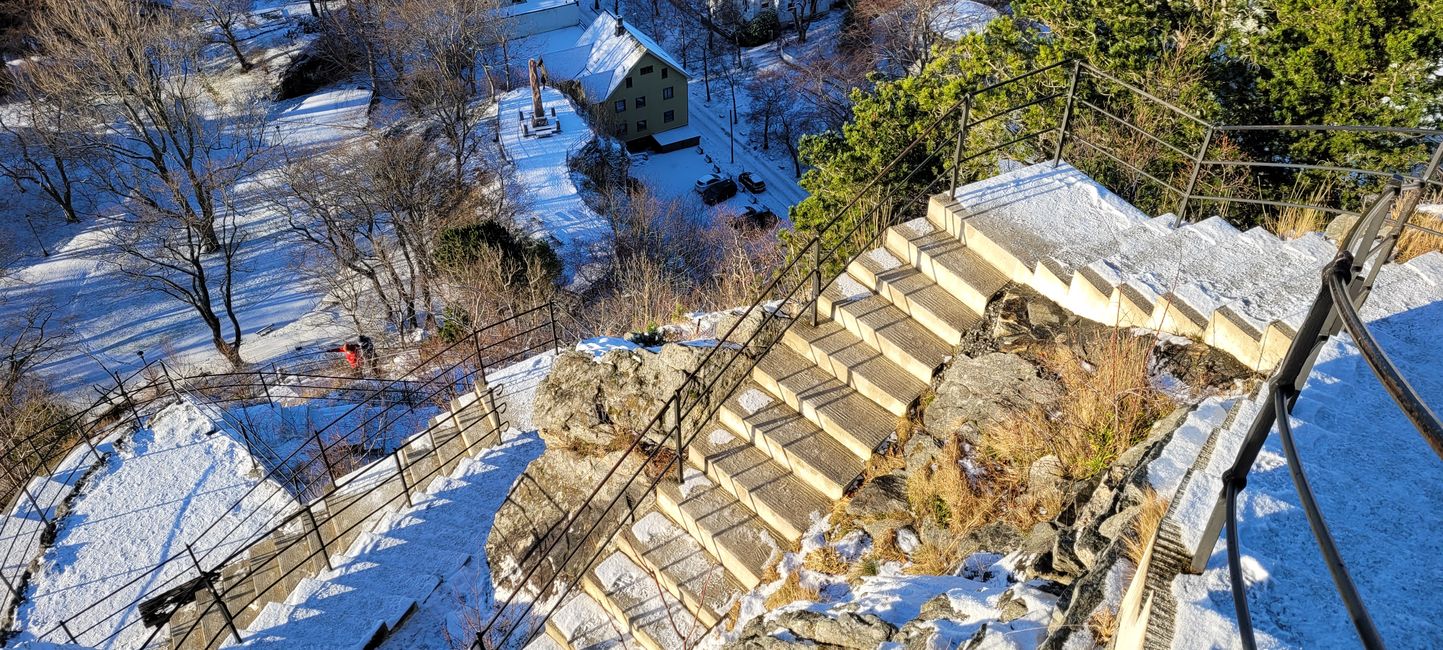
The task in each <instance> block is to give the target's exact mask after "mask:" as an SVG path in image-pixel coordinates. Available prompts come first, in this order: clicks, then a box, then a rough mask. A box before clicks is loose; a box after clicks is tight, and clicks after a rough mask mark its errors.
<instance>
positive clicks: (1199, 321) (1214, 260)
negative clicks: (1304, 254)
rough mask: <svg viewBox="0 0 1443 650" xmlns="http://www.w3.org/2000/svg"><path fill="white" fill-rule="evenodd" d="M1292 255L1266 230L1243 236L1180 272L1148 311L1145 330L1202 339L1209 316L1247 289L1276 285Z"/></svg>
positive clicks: (1260, 229) (1215, 249) (1250, 231)
mask: <svg viewBox="0 0 1443 650" xmlns="http://www.w3.org/2000/svg"><path fill="white" fill-rule="evenodd" d="M1291 258H1292V252H1291V251H1290V250H1289V249H1288V247H1287V246H1285V245H1283V242H1282V240H1280V239H1278V238H1277V237H1276V236H1274V235H1273V234H1272V233H1270V232H1268V231H1267V230H1265V229H1263V228H1261V227H1258V228H1253V229H1251V230H1248V231H1247V232H1244V233H1243V234H1242V235H1240V236H1238V237H1235V238H1233V240H1232V241H1230V242H1228V243H1227V244H1225V245H1222V246H1216V247H1214V248H1213V249H1212V251H1211V253H1210V254H1209V255H1204V256H1201V257H1199V258H1197V259H1195V260H1193V262H1192V263H1191V264H1189V265H1188V266H1187V268H1186V270H1185V273H1184V275H1183V277H1182V278H1181V279H1180V281H1178V282H1176V283H1175V284H1173V286H1172V287H1171V288H1170V289H1169V290H1167V291H1165V292H1163V294H1162V295H1161V296H1160V297H1159V298H1158V300H1157V302H1156V304H1155V305H1154V306H1153V313H1152V323H1151V326H1152V327H1153V328H1155V329H1159V330H1161V331H1164V332H1169V333H1172V334H1177V335H1180V336H1189V337H1197V336H1202V334H1203V330H1205V329H1207V325H1208V321H1210V320H1212V315H1213V312H1215V311H1217V310H1218V308H1219V307H1222V306H1223V305H1224V304H1227V303H1228V302H1229V301H1231V300H1233V299H1235V298H1238V297H1241V296H1242V295H1244V294H1246V293H1247V292H1248V291H1249V290H1251V289H1253V288H1256V287H1260V286H1268V285H1271V284H1274V283H1277V282H1279V281H1281V280H1282V276H1283V273H1284V269H1285V268H1287V267H1288V266H1289V263H1290V262H1292V261H1293V260H1292V259H1291Z"/></svg>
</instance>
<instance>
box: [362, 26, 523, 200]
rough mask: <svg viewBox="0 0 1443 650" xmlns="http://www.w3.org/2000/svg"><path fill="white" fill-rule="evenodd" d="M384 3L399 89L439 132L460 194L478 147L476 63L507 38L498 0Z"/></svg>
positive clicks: (390, 48) (393, 64)
mask: <svg viewBox="0 0 1443 650" xmlns="http://www.w3.org/2000/svg"><path fill="white" fill-rule="evenodd" d="M385 2H386V4H385V5H384V6H383V11H384V13H385V15H386V21H385V24H386V30H385V32H384V33H383V38H384V39H385V40H386V42H387V46H386V51H387V52H389V53H390V55H391V57H392V58H391V65H392V68H393V69H394V70H395V71H396V73H397V77H398V78H397V89H398V90H399V91H400V92H401V93H402V94H403V95H404V96H405V97H406V101H407V103H409V104H410V105H411V107H412V109H413V110H415V111H416V113H417V114H419V115H421V116H422V117H424V118H426V119H428V120H429V121H431V122H432V123H433V124H434V125H435V126H436V127H437V129H438V130H439V131H440V135H441V137H442V138H443V139H444V140H445V142H446V145H447V148H448V151H447V153H448V154H449V155H450V158H451V170H452V177H453V183H454V185H455V187H456V188H457V189H458V190H459V189H460V188H461V187H462V186H463V185H465V183H466V166H467V164H468V163H469V162H470V161H471V160H472V158H473V156H474V155H475V154H476V151H477V150H478V148H479V145H480V138H481V135H480V131H479V129H478V127H479V126H480V125H481V116H480V114H479V111H477V110H476V109H475V108H474V107H473V106H472V100H473V99H474V98H475V97H476V94H477V86H476V77H477V64H478V60H479V59H480V56H481V54H482V53H483V52H484V51H485V50H486V49H487V48H488V47H490V46H491V45H492V44H493V43H496V42H497V40H498V39H499V40H502V41H503V42H504V38H505V35H506V34H505V32H506V30H505V29H504V25H505V19H504V18H503V17H502V14H501V13H500V5H499V4H498V2H497V0H385ZM504 65H505V63H503V66H504ZM487 78H488V80H489V79H490V73H489V71H488V72H487Z"/></svg>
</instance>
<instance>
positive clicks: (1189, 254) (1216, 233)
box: [1068, 217, 1239, 327]
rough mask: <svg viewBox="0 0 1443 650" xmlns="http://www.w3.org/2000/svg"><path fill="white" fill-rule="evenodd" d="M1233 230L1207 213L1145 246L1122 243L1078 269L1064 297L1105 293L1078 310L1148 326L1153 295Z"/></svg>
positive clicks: (1092, 296)
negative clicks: (1121, 245) (1092, 302)
mask: <svg viewBox="0 0 1443 650" xmlns="http://www.w3.org/2000/svg"><path fill="white" fill-rule="evenodd" d="M1238 235H1239V233H1238V230H1237V229H1236V228H1233V227H1232V226H1231V225H1229V224H1228V222H1226V221H1224V220H1223V219H1222V217H1210V218H1208V219H1204V220H1202V221H1199V222H1197V223H1192V224H1188V225H1186V226H1183V227H1182V228H1179V229H1177V230H1175V231H1173V232H1171V233H1168V234H1167V235H1166V236H1164V237H1162V238H1160V239H1157V240H1155V241H1153V242H1152V243H1151V245H1149V246H1148V247H1146V248H1142V249H1134V248H1131V247H1127V248H1124V249H1122V250H1119V251H1118V252H1117V253H1114V254H1113V255H1110V256H1108V257H1106V258H1104V259H1101V260H1098V261H1096V262H1093V263H1092V264H1089V265H1087V266H1085V267H1083V268H1082V269H1080V270H1079V271H1078V273H1077V275H1076V276H1075V277H1076V278H1077V279H1078V280H1079V281H1080V282H1081V284H1082V285H1083V286H1077V285H1076V284H1075V285H1074V286H1073V289H1075V290H1076V291H1075V292H1073V291H1069V294H1068V297H1069V300H1070V301H1073V303H1072V304H1074V305H1077V303H1079V302H1084V301H1088V300H1089V299H1091V300H1096V298H1097V297H1100V296H1107V300H1106V302H1104V303H1101V304H1089V305H1087V306H1085V307H1084V309H1085V310H1086V311H1087V312H1091V313H1093V314H1099V315H1101V316H1102V318H1101V319H1099V320H1100V322H1103V323H1107V324H1117V325H1121V326H1139V327H1145V326H1148V325H1150V324H1151V321H1152V313H1153V306H1154V304H1156V302H1157V299H1158V298H1159V297H1160V296H1161V295H1162V294H1163V293H1165V292H1167V290H1168V289H1170V288H1172V287H1173V286H1175V285H1176V284H1177V283H1178V282H1179V281H1180V280H1181V278H1182V276H1183V273H1184V272H1185V271H1184V270H1183V269H1185V268H1186V267H1187V266H1188V265H1189V264H1191V263H1192V262H1193V260H1195V259H1197V258H1200V257H1203V256H1206V255H1209V254H1211V253H1212V251H1213V249H1214V248H1216V247H1217V246H1221V245H1223V244H1225V243H1226V242H1228V241H1231V240H1232V239H1233V238H1235V237H1237V236H1238ZM1078 306H1080V305H1078ZM1079 313H1081V312H1079ZM1084 315H1086V314H1084ZM1089 317H1091V316H1089Z"/></svg>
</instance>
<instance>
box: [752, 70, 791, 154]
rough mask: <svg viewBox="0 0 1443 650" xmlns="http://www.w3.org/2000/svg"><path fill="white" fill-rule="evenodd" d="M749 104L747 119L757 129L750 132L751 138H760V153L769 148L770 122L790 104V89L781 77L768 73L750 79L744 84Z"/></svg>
mask: <svg viewBox="0 0 1443 650" xmlns="http://www.w3.org/2000/svg"><path fill="white" fill-rule="evenodd" d="M746 91H747V94H748V95H750V96H751V99H752V101H751V104H750V106H749V107H748V108H747V119H748V120H749V121H751V122H752V125H753V126H755V127H758V128H755V129H753V130H752V137H753V138H756V137H758V136H760V137H761V140H762V142H761V144H762V151H767V150H768V149H770V147H771V140H772V138H771V135H772V122H773V121H775V120H776V119H777V118H778V117H779V116H780V115H781V114H782V112H783V111H784V110H786V108H787V107H788V105H789V104H790V103H791V100H792V95H791V88H790V87H789V84H788V83H787V80H786V78H785V77H783V76H782V75H779V74H776V73H774V72H770V71H763V72H762V73H760V74H758V75H756V76H755V77H752V78H751V79H750V80H748V81H747V83H746Z"/></svg>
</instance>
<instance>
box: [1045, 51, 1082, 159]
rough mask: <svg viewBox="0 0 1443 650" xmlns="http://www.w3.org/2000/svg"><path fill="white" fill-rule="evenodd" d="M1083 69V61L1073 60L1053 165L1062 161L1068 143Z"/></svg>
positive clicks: (1053, 155)
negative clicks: (1078, 81)
mask: <svg viewBox="0 0 1443 650" xmlns="http://www.w3.org/2000/svg"><path fill="white" fill-rule="evenodd" d="M1081 71H1082V61H1080V60H1073V62H1072V76H1071V77H1069V78H1068V80H1067V106H1066V107H1064V108H1063V109H1062V125H1061V126H1060V127H1058V130H1057V150H1056V151H1054V152H1053V153H1052V167H1053V168H1056V167H1057V165H1058V164H1059V163H1061V162H1062V147H1063V145H1065V144H1067V127H1068V125H1069V124H1071V123H1072V103H1073V101H1074V100H1075V99H1076V98H1077V75H1078V73H1079V72H1081Z"/></svg>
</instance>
